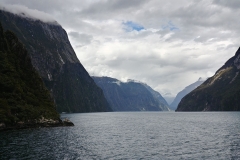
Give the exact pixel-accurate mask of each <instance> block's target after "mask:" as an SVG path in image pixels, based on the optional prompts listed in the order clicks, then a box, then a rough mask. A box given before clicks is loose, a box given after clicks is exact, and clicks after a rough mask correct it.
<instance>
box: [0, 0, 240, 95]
mask: <svg viewBox="0 0 240 160" xmlns="http://www.w3.org/2000/svg"><path fill="white" fill-rule="evenodd" d="M3 2H4V3H5V4H15V5H23V6H27V7H29V8H31V9H33V10H34V11H36V10H39V11H43V12H45V13H47V14H51V15H52V16H53V17H54V18H55V19H56V20H57V21H58V22H59V23H60V24H61V25H62V26H63V28H65V29H66V30H67V32H68V33H69V37H70V41H71V43H72V45H73V47H74V49H75V51H76V54H77V56H78V57H79V59H80V61H81V63H82V64H83V65H84V67H85V68H86V69H87V70H88V72H89V73H90V74H92V75H96V76H110V77H114V78H118V79H119V80H122V81H126V80H127V79H136V80H140V81H143V82H146V83H147V84H149V85H150V86H151V87H153V88H155V89H156V90H158V91H159V92H160V93H161V94H163V95H165V94H166V95H168V96H171V95H176V94H177V93H178V92H179V91H181V90H182V89H183V88H185V87H186V86H187V85H189V84H191V83H193V82H195V81H197V80H198V78H199V77H209V76H211V75H213V74H214V73H215V71H216V70H217V69H218V68H219V67H221V66H222V65H223V64H224V62H226V61H227V60H228V58H230V57H231V56H233V55H234V54H235V52H236V50H237V48H238V47H239V42H240V32H239V28H240V19H239V18H238V16H237V15H240V10H239V9H238V8H239V6H240V5H239V2H238V0H231V1H223V0H192V1H189V0H178V1H175V0H131V1H129V0H81V1H77V0H69V1H61V0H51V1H47V0H41V1H37V0H31V1H29V0H21V1H18V0H3ZM34 13H35V12H34ZM40 17H41V16H40ZM43 17H44V16H43ZM126 22H131V23H130V25H131V24H138V25H139V26H140V29H134V28H133V27H132V26H130V27H131V28H130V29H128V30H126ZM124 23H125V24H124ZM139 26H138V27H139ZM128 27H129V25H128Z"/></svg>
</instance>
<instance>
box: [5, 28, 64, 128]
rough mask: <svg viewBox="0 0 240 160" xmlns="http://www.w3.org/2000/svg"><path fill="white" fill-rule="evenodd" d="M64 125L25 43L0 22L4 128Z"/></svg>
mask: <svg viewBox="0 0 240 160" xmlns="http://www.w3.org/2000/svg"><path fill="white" fill-rule="evenodd" d="M61 125H63V124H62V121H61V120H60V118H59V114H58V113H57V111H56V107H55V105H54V102H53V100H52V98H51V96H50V93H49V91H48V90H47V89H46V88H45V86H44V84H43V82H42V79H41V78H40V76H39V75H38V73H37V71H36V70H35V68H34V67H33V66H32V64H31V59H30V57H29V55H28V53H27V51H26V49H25V48H24V46H23V44H22V43H20V42H19V40H18V38H17V37H16V36H15V35H14V33H12V32H10V31H6V32H3V29H2V26H1V24H0V130H4V129H9V128H28V127H39V126H61Z"/></svg>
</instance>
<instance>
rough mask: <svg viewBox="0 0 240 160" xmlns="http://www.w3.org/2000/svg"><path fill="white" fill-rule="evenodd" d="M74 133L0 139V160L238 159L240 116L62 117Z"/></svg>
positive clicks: (12, 134) (37, 132)
mask: <svg viewBox="0 0 240 160" xmlns="http://www.w3.org/2000/svg"><path fill="white" fill-rule="evenodd" d="M62 116H63V117H68V118H69V119H70V120H71V121H73V122H74V124H75V126H74V127H57V128H39V129H26V130H18V131H7V132H1V133H0V159H1V160H2V159H3V160H4V159H66V160H67V159H84V160H85V159H163V160H165V159H171V160H172V159H218V160H220V159H223V160H226V159H240V112H220V113H217V112H209V113H206V112H204V113H174V112H169V113H168V112H119V113H89V114H64V115H62Z"/></svg>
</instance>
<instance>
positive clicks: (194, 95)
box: [176, 48, 240, 111]
mask: <svg viewBox="0 0 240 160" xmlns="http://www.w3.org/2000/svg"><path fill="white" fill-rule="evenodd" d="M239 71H240V48H239V49H238V51H237V52H236V54H235V56H233V57H232V58H230V59H229V60H228V61H227V62H226V63H225V64H224V65H223V66H222V67H221V68H220V69H219V70H218V71H217V72H216V73H215V75H214V76H213V77H211V78H209V79H207V80H206V81H205V82H204V83H203V84H202V85H200V86H199V87H198V88H196V89H195V90H193V91H192V92H191V93H189V94H188V95H186V96H185V97H184V98H183V99H182V100H181V102H180V103H179V105H178V108H177V110H176V111H240V98H239V97H240V75H239Z"/></svg>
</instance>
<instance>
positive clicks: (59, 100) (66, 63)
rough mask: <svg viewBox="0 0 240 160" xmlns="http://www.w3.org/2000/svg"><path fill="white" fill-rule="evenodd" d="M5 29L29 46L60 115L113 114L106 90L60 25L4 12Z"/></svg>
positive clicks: (35, 65) (1, 18)
mask: <svg viewBox="0 0 240 160" xmlns="http://www.w3.org/2000/svg"><path fill="white" fill-rule="evenodd" d="M0 21H1V23H2V25H3V28H4V29H9V30H11V31H13V32H14V33H15V34H16V35H17V36H18V37H19V39H20V41H21V42H22V43H23V44H24V45H25V46H26V49H27V51H28V53H29V54H30V57H31V61H32V64H33V66H34V68H36V70H37V71H38V73H39V74H40V76H41V78H42V79H43V81H44V83H45V85H46V87H47V88H48V89H49V90H50V91H51V94H52V96H53V98H54V100H55V103H56V106H57V110H58V111H59V112H101V111H110V110H111V108H110V107H109V104H108V103H107V101H106V99H105V97H104V95H103V92H102V90H101V89H100V88H99V87H98V86H97V85H96V84H95V83H94V81H93V79H92V78H91V77H90V76H89V74H88V73H87V71H86V70H85V69H84V67H83V66H82V64H81V63H80V62H79V60H78V58H77V57H76V54H75V52H74V50H73V48H72V46H71V44H70V42H69V40H68V36H67V33H66V32H65V30H64V29H63V28H62V27H61V26H60V25H59V24H58V23H57V22H51V23H46V22H43V21H41V20H38V19H32V18H29V17H26V16H25V14H24V13H22V14H20V15H16V14H12V13H9V12H6V11H0Z"/></svg>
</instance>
